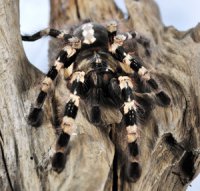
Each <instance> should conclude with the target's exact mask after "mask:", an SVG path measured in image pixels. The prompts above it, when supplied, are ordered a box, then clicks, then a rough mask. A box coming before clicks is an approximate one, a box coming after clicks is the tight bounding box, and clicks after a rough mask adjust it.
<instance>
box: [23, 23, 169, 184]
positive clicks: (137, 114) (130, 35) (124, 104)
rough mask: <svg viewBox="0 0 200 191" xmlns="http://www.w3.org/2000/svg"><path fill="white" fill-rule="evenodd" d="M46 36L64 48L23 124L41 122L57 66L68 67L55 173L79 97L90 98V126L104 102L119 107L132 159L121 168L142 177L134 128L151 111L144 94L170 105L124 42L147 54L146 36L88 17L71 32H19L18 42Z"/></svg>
mask: <svg viewBox="0 0 200 191" xmlns="http://www.w3.org/2000/svg"><path fill="white" fill-rule="evenodd" d="M48 35H49V36H51V37H54V38H57V39H60V40H62V41H64V43H65V46H64V48H62V50H61V51H60V52H59V54H58V56H57V58H56V60H55V63H54V65H53V66H52V67H51V68H50V70H49V71H48V73H47V75H46V77H45V78H44V80H43V82H42V84H41V91H40V93H39V95H38V97H37V99H36V102H35V103H34V105H33V107H32V108H31V110H30V113H29V116H28V123H29V124H30V125H32V126H39V125H41V123H42V106H43V104H44V101H45V98H46V97H47V94H48V91H49V89H50V86H51V84H52V83H53V81H54V80H55V79H56V77H57V75H58V73H59V72H60V71H61V69H62V68H65V69H68V68H69V67H72V71H71V73H70V74H69V77H68V80H67V88H68V89H69V91H70V95H69V100H68V102H67V103H66V105H65V109H64V114H63V117H62V120H61V122H60V126H61V129H62V130H61V131H62V132H61V133H60V135H59V136H58V139H57V143H56V152H55V154H54V156H53V159H52V167H53V169H54V170H55V171H57V172H61V171H62V170H63V168H64V166H65V160H64V158H65V153H64V150H65V148H67V146H68V143H69V141H70V137H71V135H72V133H73V131H74V123H75V120H76V116H77V113H78V110H79V102H80V99H82V100H83V101H85V100H89V102H90V103H91V116H90V119H88V120H90V121H91V123H93V124H98V123H100V121H101V120H102V119H101V106H103V105H106V106H109V107H111V108H115V109H116V108H117V109H119V110H120V111H121V113H122V116H123V117H122V120H121V123H120V124H121V126H122V127H123V128H124V129H125V131H126V142H127V148H128V154H129V155H130V156H131V157H132V158H131V157H129V160H128V162H127V164H125V165H126V166H127V168H126V169H127V170H126V171H125V172H126V174H127V177H128V179H130V180H132V181H136V180H137V179H138V178H139V177H140V175H141V167H140V164H139V160H138V155H139V145H138V138H139V129H138V126H139V124H140V123H142V121H145V120H147V116H148V113H149V112H150V110H151V109H152V99H150V98H149V96H148V95H149V93H150V92H151V93H153V94H154V97H155V100H157V102H158V103H159V105H160V106H168V105H169V104H170V97H169V96H168V95H167V94H166V93H165V92H164V91H163V90H162V89H161V88H160V86H159V85H158V83H157V81H156V80H155V79H154V78H153V77H152V74H151V73H150V72H149V71H148V70H147V69H146V68H145V67H144V66H143V64H142V60H141V59H140V58H139V57H138V55H137V54H136V53H134V51H133V50H132V48H131V46H129V45H131V44H133V42H136V44H137V43H140V44H141V45H142V46H143V47H144V48H145V50H146V53H147V55H148V56H150V49H149V47H150V42H149V40H147V39H146V38H145V37H143V36H141V35H139V34H138V33H137V32H118V23H117V22H116V21H110V22H107V23H106V24H104V25H103V24H98V23H95V22H90V21H88V22H85V23H82V24H80V25H78V26H76V27H74V28H72V29H71V30H70V32H64V31H59V30H56V29H44V30H41V31H39V32H37V33H35V34H33V35H30V36H22V40H23V41H35V40H38V39H40V38H42V37H43V36H48ZM124 67H126V68H128V71H127V69H126V68H124ZM150 97H151V96H150Z"/></svg>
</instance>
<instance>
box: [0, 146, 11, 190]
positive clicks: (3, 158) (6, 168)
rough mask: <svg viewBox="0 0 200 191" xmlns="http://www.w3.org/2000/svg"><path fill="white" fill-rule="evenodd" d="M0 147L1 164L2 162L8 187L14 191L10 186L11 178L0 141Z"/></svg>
mask: <svg viewBox="0 0 200 191" xmlns="http://www.w3.org/2000/svg"><path fill="white" fill-rule="evenodd" d="M0 148H1V155H2V161H3V164H4V168H5V171H6V176H7V180H8V183H9V186H10V189H11V190H12V191H14V189H13V186H12V181H11V178H10V175H9V171H8V167H7V164H6V158H5V155H4V150H3V145H2V144H1V142H0Z"/></svg>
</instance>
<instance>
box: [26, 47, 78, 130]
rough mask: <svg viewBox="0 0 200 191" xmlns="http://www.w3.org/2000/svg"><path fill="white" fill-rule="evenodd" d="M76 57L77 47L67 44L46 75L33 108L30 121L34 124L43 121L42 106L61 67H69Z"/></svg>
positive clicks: (36, 125)
mask: <svg viewBox="0 0 200 191" xmlns="http://www.w3.org/2000/svg"><path fill="white" fill-rule="evenodd" d="M75 57H76V49H74V48H73V47H72V46H68V45H67V46H65V47H64V48H63V49H62V50H61V52H60V53H59V55H58V57H57V59H56V61H55V63H54V65H53V66H52V67H51V69H50V70H49V72H48V73H47V75H46V77H45V78H44V80H43V82H42V86H41V91H40V93H39V95H38V97H37V99H36V102H35V104H34V106H33V107H32V108H31V110H30V113H29V116H28V123H29V124H30V125H32V126H35V127H38V126H40V125H41V123H42V117H43V114H42V106H43V104H44V101H45V98H46V97H47V93H48V91H49V89H50V87H51V85H52V83H53V81H54V80H55V78H56V77H57V75H58V72H59V71H60V69H61V68H63V67H65V68H67V67H69V66H70V65H71V63H72V62H74V60H75Z"/></svg>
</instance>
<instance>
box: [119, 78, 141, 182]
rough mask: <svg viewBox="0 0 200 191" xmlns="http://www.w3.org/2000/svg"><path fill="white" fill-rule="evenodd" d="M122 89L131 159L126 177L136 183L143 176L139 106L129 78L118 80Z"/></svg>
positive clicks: (127, 166)
mask: <svg viewBox="0 0 200 191" xmlns="http://www.w3.org/2000/svg"><path fill="white" fill-rule="evenodd" d="M118 80H119V86H120V89H121V94H122V98H123V101H124V105H123V119H124V123H125V126H126V132H127V143H128V153H129V154H130V155H131V157H132V158H131V159H129V160H128V163H127V164H126V167H125V168H126V171H125V172H126V176H127V178H128V179H129V180H131V181H136V180H137V179H138V178H139V177H140V175H141V167H140V164H139V162H138V160H137V157H138V155H139V147H138V143H137V139H138V137H139V133H138V126H137V125H138V124H137V110H138V108H139V104H138V103H137V102H136V101H135V99H134V96H133V93H132V92H133V84H132V81H131V79H130V78H129V77H128V76H120V77H119V78H118Z"/></svg>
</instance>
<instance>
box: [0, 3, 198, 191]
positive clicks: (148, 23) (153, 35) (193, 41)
mask: <svg viewBox="0 0 200 191" xmlns="http://www.w3.org/2000/svg"><path fill="white" fill-rule="evenodd" d="M125 2H126V5H127V8H128V12H129V18H128V19H127V20H124V19H123V15H122V13H121V12H120V10H119V9H118V8H117V7H116V6H115V4H114V2H113V1H108V0H101V1H94V0H83V1H82V0H69V1H62V0H52V1H51V5H52V9H51V22H50V25H51V26H53V27H56V28H66V26H67V25H71V24H74V23H78V22H79V21H80V20H84V19H88V18H92V19H93V20H95V21H104V20H105V19H119V20H121V22H122V23H123V25H122V26H121V29H122V30H133V29H134V30H136V31H138V32H140V33H142V34H144V35H145V36H147V37H148V38H149V39H150V40H151V48H152V56H151V57H150V58H149V57H146V56H145V54H144V51H143V50H141V51H139V54H140V56H141V58H142V59H143V60H144V62H145V63H146V65H147V67H148V68H149V69H150V70H151V71H152V73H155V76H156V78H157V79H158V81H160V84H161V85H162V87H163V88H164V89H165V91H167V92H168V94H169V95H170V97H171V98H172V104H171V105H170V107H168V108H161V107H156V108H155V109H154V111H153V113H152V115H151V118H150V120H149V121H148V123H147V124H146V125H145V126H143V127H142V129H141V132H142V133H141V138H140V146H141V158H140V161H141V165H142V169H143V170H142V176H141V178H140V179H139V181H137V182H136V183H127V182H123V181H121V180H119V181H118V183H119V185H120V186H119V188H120V190H126V191H131V190H137V191H152V190H159V191H166V190H168V191H172V190H173V191H176V190H177V191H180V190H186V188H187V186H188V185H189V184H190V182H191V181H192V180H193V179H194V178H195V176H197V175H198V173H199V171H200V157H199V153H200V120H199V106H200V97H199V95H200V94H199V93H200V84H199V82H200V67H199V61H200V25H197V26H196V27H195V28H193V29H190V30H188V31H185V32H180V31H178V30H176V29H175V28H173V27H165V26H164V25H163V24H162V22H161V19H160V15H159V10H158V8H157V5H156V4H155V3H154V1H152V0H148V1H147V0H141V1H132V0H126V1H125ZM18 7H19V2H18V1H10V0H9V1H6V0H2V1H1V3H0V15H1V17H0V42H1V43H0V52H1V58H0V190H2V191H8V190H12V191H17V190H29V191H31V190H37V191H38V190H45V191H46V190H59V191H60V190H61V191H62V190H68V191H69V190H70V191H79V190H85V191H90V190H91V191H96V190H98V191H100V190H105V191H108V190H112V181H113V180H112V163H113V157H114V145H113V143H112V142H111V141H110V138H109V137H108V136H107V135H106V133H102V132H101V131H100V130H99V129H98V128H96V127H95V126H93V125H92V124H90V123H89V122H88V121H87V120H86V118H85V116H84V115H83V114H84V112H85V110H84V106H83V107H82V109H81V112H79V114H78V119H77V124H76V125H77V126H78V129H77V134H76V135H74V136H73V138H72V141H71V142H70V148H69V152H70V154H69V156H68V159H67V163H66V166H65V169H64V171H63V172H62V173H60V174H57V173H55V172H53V171H52V170H51V163H50V161H51V156H52V154H53V152H54V145H55V140H56V134H55V131H54V129H53V127H52V123H51V121H52V119H51V116H52V115H51V113H52V110H51V104H50V101H51V99H50V97H49V99H48V100H47V102H46V104H45V117H44V118H45V119H44V123H43V125H42V126H41V127H39V128H37V129H36V128H33V127H30V126H29V125H28V124H27V115H28V112H29V108H30V106H31V103H33V101H34V99H35V98H36V96H37V93H38V91H39V83H40V81H41V80H42V78H43V77H44V74H42V73H41V72H40V71H39V70H38V69H36V68H35V67H34V66H32V65H31V64H30V63H29V62H28V60H27V58H26V56H25V53H24V51H23V48H22V42H21V37H20V32H19V8H18ZM54 44H55V41H52V42H51V48H50V55H51V57H50V60H51V62H52V60H53V58H55V54H56V53H55V52H56V51H54V52H53V50H54V49H55V47H54ZM52 52H53V53H52ZM64 88H65V87H63V86H62V85H60V86H59V87H57V89H58V92H59V91H65V89H64ZM105 115H106V116H108V117H107V119H105V120H107V122H108V123H112V122H114V121H115V122H116V119H117V116H118V115H120V114H119V113H118V112H117V111H116V112H115V113H114V115H113V113H112V114H111V113H110V112H109V111H107V113H106V114H105ZM118 120H119V119H118Z"/></svg>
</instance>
